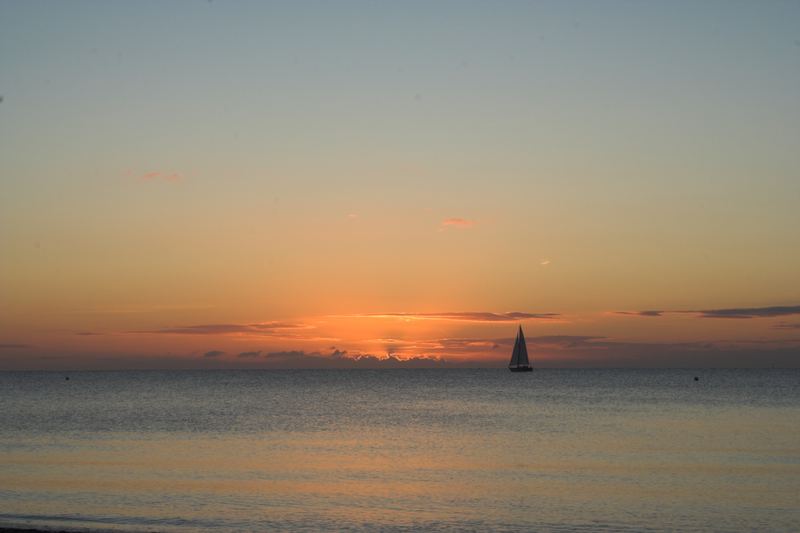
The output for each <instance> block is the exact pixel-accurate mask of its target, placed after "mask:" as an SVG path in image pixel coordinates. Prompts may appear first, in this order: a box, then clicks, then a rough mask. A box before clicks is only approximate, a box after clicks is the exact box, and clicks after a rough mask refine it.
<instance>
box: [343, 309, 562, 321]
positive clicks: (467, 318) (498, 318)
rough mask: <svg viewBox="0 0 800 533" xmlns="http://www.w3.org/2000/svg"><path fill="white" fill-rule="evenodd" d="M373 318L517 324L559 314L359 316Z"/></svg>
mask: <svg viewBox="0 0 800 533" xmlns="http://www.w3.org/2000/svg"><path fill="white" fill-rule="evenodd" d="M359 316H364V317H372V318H412V319H429V320H465V321H468V322H517V321H520V320H531V319H538V320H549V319H554V318H558V317H559V316H560V315H559V314H558V313H522V312H519V311H516V312H511V313H492V312H489V311H471V312H445V313H377V314H372V315H359Z"/></svg>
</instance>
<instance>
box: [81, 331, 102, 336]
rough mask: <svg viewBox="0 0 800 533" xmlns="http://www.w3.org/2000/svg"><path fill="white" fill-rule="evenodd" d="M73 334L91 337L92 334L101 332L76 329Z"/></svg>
mask: <svg viewBox="0 0 800 533" xmlns="http://www.w3.org/2000/svg"><path fill="white" fill-rule="evenodd" d="M75 335H80V336H81V337H91V336H94V335H102V333H95V332H94V331H77V332H75Z"/></svg>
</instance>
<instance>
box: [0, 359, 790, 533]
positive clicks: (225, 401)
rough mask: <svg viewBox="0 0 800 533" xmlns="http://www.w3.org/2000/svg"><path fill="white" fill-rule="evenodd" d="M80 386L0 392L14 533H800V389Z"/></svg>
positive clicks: (76, 377) (430, 383)
mask: <svg viewBox="0 0 800 533" xmlns="http://www.w3.org/2000/svg"><path fill="white" fill-rule="evenodd" d="M698 374H699V376H700V377H701V379H700V381H698V382H695V381H694V380H693V376H694V375H698ZM70 377H71V379H70V380H69V381H65V380H64V378H63V376H62V375H61V374H56V373H0V403H1V404H2V406H3V409H2V412H0V524H7V525H11V524H15V525H29V526H39V527H66V528H89V529H105V530H108V529H120V530H132V531H145V530H147V531H153V530H158V531H222V530H224V531H232V530H242V531H250V530H263V529H282V530H297V531H300V530H309V531H311V530H314V531H316V530H330V529H346V528H349V529H366V530H373V529H398V530H403V529H417V528H426V529H454V530H463V529H478V530H487V529H491V530H554V531H580V530H597V529H601V528H606V529H612V530H631V531H634V530H635V531H643V530H663V529H674V530H681V531H691V530H743V529H748V530H752V529H771V530H786V531H789V530H798V529H800V511H798V509H800V424H798V423H797V421H798V420H800V387H798V383H800V381H799V380H798V378H800V372H797V371H788V370H771V371H768V370H764V371H762V370H725V371H722V370H716V371H681V370H652V371H649V370H648V371H645V370H614V371H612V370H605V371H600V370H539V371H536V372H533V373H530V374H524V375H523V374H511V373H509V372H507V371H503V370H382V371H369V370H342V371H309V370H306V371H272V372H252V371H251V372H246V371H231V372H223V371H215V372H119V373H108V372H97V373H75V374H71V375H70Z"/></svg>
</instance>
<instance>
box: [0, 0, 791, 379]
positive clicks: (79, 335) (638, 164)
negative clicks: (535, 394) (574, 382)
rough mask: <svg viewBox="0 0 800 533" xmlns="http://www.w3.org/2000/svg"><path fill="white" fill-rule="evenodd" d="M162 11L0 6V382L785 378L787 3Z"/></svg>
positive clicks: (200, 6)
mask: <svg viewBox="0 0 800 533" xmlns="http://www.w3.org/2000/svg"><path fill="white" fill-rule="evenodd" d="M179 4H180V3H177V4H172V5H160V6H158V8H157V9H156V7H155V6H153V5H149V7H142V6H137V5H135V3H131V4H123V5H113V6H111V5H107V6H102V7H101V6H96V5H95V6H94V8H92V9H84V8H82V7H81V6H83V4H79V5H68V4H63V5H62V4H59V5H52V6H49V11H48V13H47V15H46V16H45V15H43V13H42V12H41V10H42V8H41V6H38V4H36V3H33V4H29V3H25V2H18V3H13V5H9V6H6V8H5V9H4V10H3V16H2V18H1V19H0V64H2V71H3V73H4V76H3V78H2V86H1V87H0V92H2V97H3V99H2V101H1V102H0V135H2V143H0V175H2V185H1V187H2V192H3V193H2V195H0V239H1V240H2V247H3V254H2V255H3V257H2V263H1V264H0V295H2V305H0V369H6V370H13V369H69V368H162V367H163V368H174V367H186V368H205V367H264V368H272V367H283V366H286V367H294V366H304V365H310V364H323V365H326V364H329V365H338V364H360V365H377V364H396V363H397V362H396V361H395V359H397V360H399V361H407V363H406V364H408V365H418V364H422V365H429V364H434V363H435V364H439V365H443V366H464V365H467V366H469V365H474V366H499V365H502V364H503V362H504V361H505V360H507V359H508V356H509V350H510V343H512V342H513V338H514V334H515V331H516V328H517V326H518V325H520V324H521V325H522V326H523V328H524V329H525V332H526V335H527V336H528V338H529V342H530V343H531V346H532V348H531V353H532V356H533V358H534V360H535V361H536V363H537V364H541V365H543V366H659V367H661V366H766V367H771V366H798V359H797V357H796V354H797V350H798V343H799V342H800V306H799V305H800V289H799V287H800V277H799V276H800V274H799V273H800V241H798V235H799V234H798V229H797V228H798V227H800V218H798V209H797V200H798V198H800V180H798V179H797V169H798V168H800V159H798V158H799V157H800V156H798V154H800V150H798V142H797V141H798V139H800V115H799V114H798V113H800V107H798V106H797V87H798V86H800V78H798V69H797V68H796V67H797V58H798V51H799V50H800V48H798V46H797V45H796V42H797V34H796V28H795V27H794V24H793V22H792V21H793V20H797V17H796V15H798V13H796V11H797V9H796V6H794V7H792V6H791V5H789V4H780V5H779V4H772V5H770V6H763V5H761V6H759V5H757V4H755V3H754V4H742V5H738V4H737V6H736V7H733V6H727V5H726V6H725V7H726V9H729V10H730V11H729V15H730V16H729V17H728V18H725V20H724V22H720V21H719V20H718V13H717V12H716V11H715V10H714V9H712V8H711V7H710V5H708V4H694V5H692V4H689V5H685V6H683V8H682V9H675V10H671V9H670V8H669V6H668V5H667V4H663V5H649V4H639V5H630V6H628V5H626V6H625V8H624V9H623V8H622V7H619V8H618V9H616V10H614V11H615V15H614V16H608V13H607V12H606V11H607V10H605V9H603V8H601V7H600V6H584V7H585V9H581V10H578V12H575V11H573V10H570V9H568V8H566V7H565V6H562V5H561V4H559V3H552V4H547V3H542V4H539V3H512V4H508V5H505V6H504V7H503V9H497V10H493V9H486V6H483V5H481V4H463V5H458V6H457V8H456V6H451V5H450V4H448V3H446V2H445V3H435V4H419V5H416V8H415V9H413V10H412V9H409V10H408V11H406V10H404V9H401V8H400V7H399V6H390V5H369V4H366V5H362V4H358V6H356V5H355V4H348V5H341V6H334V5H318V6H316V10H315V11H314V16H310V15H309V13H307V12H306V11H304V10H303V9H302V8H301V7H300V6H298V5H294V4H292V3H284V4H261V3H258V2H256V3H247V2H245V3H235V4H227V3H211V2H209V3H207V4H206V3H197V4H192V5H191V7H187V6H185V5H182V4H181V5H179ZM37 6H38V7H37ZM447 6H450V7H447ZM84 7H85V6H84ZM451 8H452V9H451ZM156 12H157V15H156ZM411 12H413V13H414V15H413V16H411V15H410V14H409V13H411ZM355 20H359V21H361V22H360V23H358V24H356V23H355V22H354V21H355ZM445 21H446V22H445ZM232 26H235V27H237V28H238V30H237V31H236V32H234V33H230V32H229V31H228V30H226V28H230V27H232ZM143 27H147V28H148V32H152V34H153V35H158V36H159V38H158V39H151V38H142V35H143V34H142V32H141V30H142V28H143ZM411 28H413V32H412V31H411ZM709 28H716V29H715V30H714V33H713V35H711V34H709V33H708V32H709ZM412 33H413V35H414V39H411V40H409V39H408V35H410V34H412ZM148 35H149V34H148ZM223 36H224V37H223ZM488 36H491V37H488ZM675 65H680V68H676V67H675ZM210 73H213V75H211V74H210ZM589 88H590V89H589ZM209 354H210V355H209Z"/></svg>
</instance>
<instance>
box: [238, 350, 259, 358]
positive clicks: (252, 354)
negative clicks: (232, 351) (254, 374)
mask: <svg viewBox="0 0 800 533" xmlns="http://www.w3.org/2000/svg"><path fill="white" fill-rule="evenodd" d="M259 355H261V350H259V351H257V352H241V353H240V354H239V355H238V357H242V358H245V359H246V358H251V357H258V356H259Z"/></svg>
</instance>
